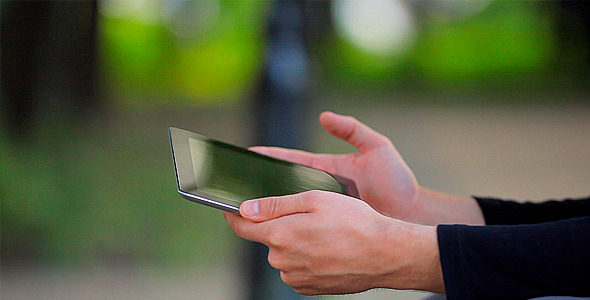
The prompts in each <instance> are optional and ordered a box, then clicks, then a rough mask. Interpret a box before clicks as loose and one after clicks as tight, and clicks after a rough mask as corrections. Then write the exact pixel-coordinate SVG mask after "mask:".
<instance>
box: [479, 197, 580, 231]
mask: <svg viewBox="0 0 590 300" xmlns="http://www.w3.org/2000/svg"><path fill="white" fill-rule="evenodd" d="M474 198H475V200H476V201H477V203H478V204H479V207H480V208H481V211H482V213H483V216H484V218H485V222H486V225H517V224H537V223H545V222H553V221H557V220H565V219H570V218H575V217H583V216H590V197H588V198H584V199H565V200H559V201H556V200H551V201H545V202H541V203H532V202H525V203H519V202H516V201H506V200H499V199H494V198H481V197H474Z"/></svg>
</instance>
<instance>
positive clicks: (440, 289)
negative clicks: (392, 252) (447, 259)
mask: <svg viewBox="0 0 590 300" xmlns="http://www.w3.org/2000/svg"><path fill="white" fill-rule="evenodd" d="M412 235H413V239H414V240H415V246H414V247H412V248H413V249H410V258H409V259H410V260H413V261H415V262H416V263H415V266H414V269H415V276H413V278H415V280H414V282H412V283H411V288H412V289H415V290H421V291H430V292H435V293H444V291H445V288H444V280H443V273H442V266H441V263H440V251H439V248H438V235H437V227H436V226H426V225H416V226H415V228H414V230H413V234H412Z"/></svg>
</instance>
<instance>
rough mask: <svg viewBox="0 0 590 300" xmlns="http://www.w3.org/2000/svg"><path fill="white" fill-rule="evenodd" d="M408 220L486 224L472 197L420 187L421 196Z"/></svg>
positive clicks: (429, 222)
mask: <svg viewBox="0 0 590 300" xmlns="http://www.w3.org/2000/svg"><path fill="white" fill-rule="evenodd" d="M408 221H411V222H414V223H418V224H425V225H438V224H467V225H485V219H484V216H483V213H482V211H481V209H480V207H479V205H478V204H477V201H475V199H473V198H472V197H467V196H457V195H451V194H446V193H442V192H437V191H433V190H429V189H427V188H424V187H420V188H419V196H418V200H417V203H416V206H415V208H414V211H413V213H412V214H411V216H409V217H408Z"/></svg>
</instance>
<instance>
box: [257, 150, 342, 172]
mask: <svg viewBox="0 0 590 300" xmlns="http://www.w3.org/2000/svg"><path fill="white" fill-rule="evenodd" d="M248 149H249V150H251V151H255V152H258V153H260V154H264V155H268V156H271V157H274V158H278V159H282V160H286V161H290V162H293V163H296V164H300V165H304V166H308V167H312V168H316V169H320V170H323V171H326V172H330V173H334V172H335V166H334V165H333V159H334V155H332V154H319V153H311V152H307V151H302V150H297V149H286V148H279V147H262V146H256V147H250V148H248Z"/></svg>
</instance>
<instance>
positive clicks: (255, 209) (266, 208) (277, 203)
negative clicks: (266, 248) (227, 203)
mask: <svg viewBox="0 0 590 300" xmlns="http://www.w3.org/2000/svg"><path fill="white" fill-rule="evenodd" d="M312 199H313V196H312V193H310V192H306V193H300V194H295V195H288V196H282V197H269V198H261V199H254V200H248V201H246V202H244V203H242V205H240V215H242V217H244V218H246V219H248V220H250V221H252V222H264V221H268V220H272V219H276V218H280V217H283V216H287V215H292V214H296V213H306V212H311V211H313V209H314V206H313V201H310V200H312Z"/></svg>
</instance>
